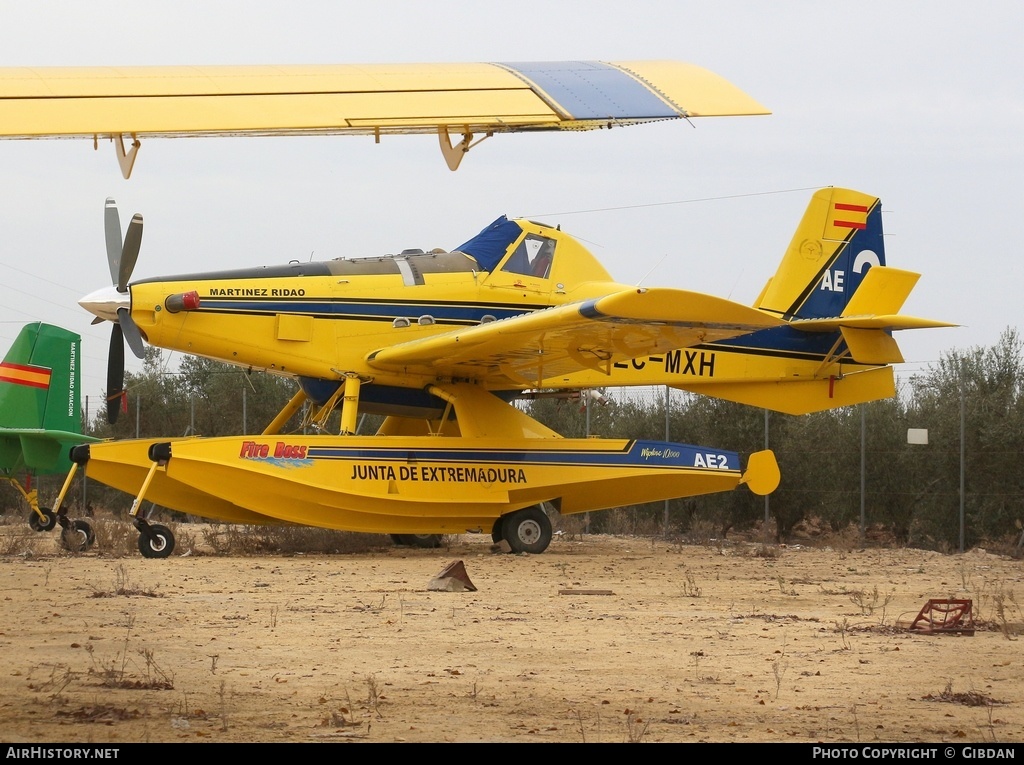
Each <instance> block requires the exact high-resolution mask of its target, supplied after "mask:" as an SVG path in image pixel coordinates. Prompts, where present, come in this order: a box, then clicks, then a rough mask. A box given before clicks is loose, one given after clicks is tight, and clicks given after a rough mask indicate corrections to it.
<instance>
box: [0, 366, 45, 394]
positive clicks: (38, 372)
mask: <svg viewBox="0 0 1024 765" xmlns="http://www.w3.org/2000/svg"><path fill="white" fill-rule="evenodd" d="M0 382H6V383H13V384H14V385H27V386H29V387H30V388H43V389H46V388H49V387H50V370H49V369H47V368H46V367H30V366H26V365H24V364H11V363H9V362H6V361H4V362H0Z"/></svg>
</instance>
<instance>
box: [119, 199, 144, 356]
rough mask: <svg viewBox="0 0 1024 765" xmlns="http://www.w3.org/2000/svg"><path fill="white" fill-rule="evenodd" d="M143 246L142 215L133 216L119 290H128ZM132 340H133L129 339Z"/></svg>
mask: <svg viewBox="0 0 1024 765" xmlns="http://www.w3.org/2000/svg"><path fill="white" fill-rule="evenodd" d="M141 246H142V216H141V215H139V214H138V213H135V215H133V216H132V219H131V221H130V222H129V223H128V233H126V234H125V235H124V247H123V248H122V249H121V257H120V261H121V263H120V268H119V269H118V271H117V282H116V283H117V291H118V292H127V291H128V280H129V279H131V278H132V271H134V270H135V263H136V261H137V260H138V259H139V248H140V247H141ZM129 342H131V340H129Z"/></svg>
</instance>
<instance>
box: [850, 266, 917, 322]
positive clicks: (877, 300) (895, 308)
mask: <svg viewBox="0 0 1024 765" xmlns="http://www.w3.org/2000/svg"><path fill="white" fill-rule="evenodd" d="M920 278H921V274H915V273H914V272H913V271H903V270H901V269H899V268H890V267H889V266H874V267H872V268H869V269H868V272H867V273H866V274H865V275H864V278H863V280H861V283H860V287H858V288H857V291H856V292H854V293H853V297H851V298H850V302H849V303H847V304H846V308H845V309H844V310H843V316H865V315H871V314H879V313H899V312H900V309H901V308H903V304H904V303H905V302H906V300H907V297H908V296H909V295H910V291H911V290H912V289H914V285H915V284H917V280H918V279H920Z"/></svg>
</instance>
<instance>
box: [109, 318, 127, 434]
mask: <svg viewBox="0 0 1024 765" xmlns="http://www.w3.org/2000/svg"><path fill="white" fill-rule="evenodd" d="M123 395H124V333H123V332H122V331H121V325H120V324H115V325H114V328H113V330H112V331H111V333H110V351H109V353H108V354H107V422H109V423H110V424H111V425H113V424H114V423H115V422H117V415H118V414H119V413H120V412H121V397H122V396H123Z"/></svg>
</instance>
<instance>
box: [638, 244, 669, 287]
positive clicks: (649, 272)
mask: <svg viewBox="0 0 1024 765" xmlns="http://www.w3.org/2000/svg"><path fill="white" fill-rule="evenodd" d="M667 257H668V253H667V252H666V253H665V254H664V255H662V256H661V260H659V261H658V262H657V263H655V264H654V265H653V266H651V270H650V271H648V272H647V273H646V274H644V275H643V278H641V279H640V281H638V282H637V283H636V286H637V287H642V286H643V283H644V282H645V281H646V280H647V277H648V276H650V275H651V274H653V273H654V269H656V268H657V267H658V266H660V265H661V264H662V263H663V262H664V261H665V258H667Z"/></svg>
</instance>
